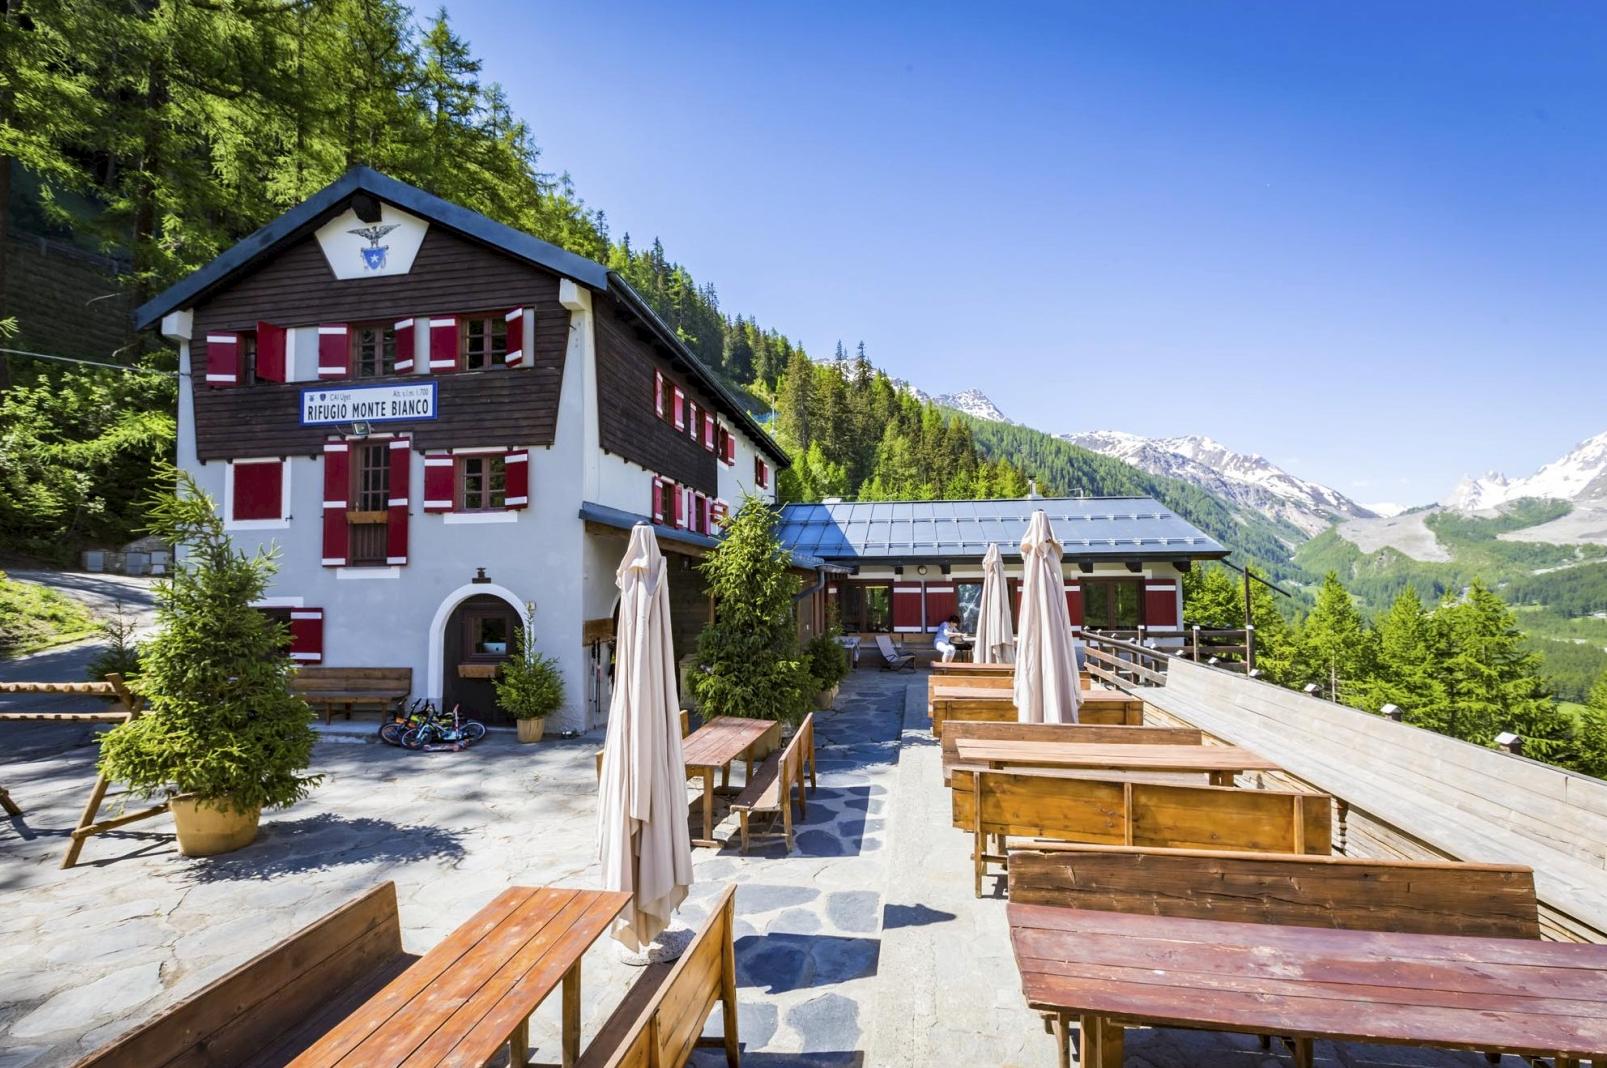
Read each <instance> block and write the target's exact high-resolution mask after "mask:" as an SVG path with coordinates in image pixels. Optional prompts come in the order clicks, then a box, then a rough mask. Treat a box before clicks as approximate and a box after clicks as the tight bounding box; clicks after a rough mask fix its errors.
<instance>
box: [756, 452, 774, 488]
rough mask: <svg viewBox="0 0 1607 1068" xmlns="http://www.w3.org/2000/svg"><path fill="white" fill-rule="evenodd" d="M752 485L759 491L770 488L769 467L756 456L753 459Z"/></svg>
mask: <svg viewBox="0 0 1607 1068" xmlns="http://www.w3.org/2000/svg"><path fill="white" fill-rule="evenodd" d="M753 484H754V485H755V486H758V487H759V488H760V489H769V488H770V465H769V464H767V463H765V462H764V460H762V459H760V458H759V457H757V456H755V457H754V458H753Z"/></svg>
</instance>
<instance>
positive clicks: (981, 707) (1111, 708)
mask: <svg viewBox="0 0 1607 1068" xmlns="http://www.w3.org/2000/svg"><path fill="white" fill-rule="evenodd" d="M979 681H980V680H976V679H966V678H958V677H950V676H937V675H933V676H932V677H931V679H930V680H929V683H928V694H929V696H930V699H931V705H932V732H933V733H934V734H937V735H940V736H941V735H942V733H943V724H944V723H945V722H947V721H949V720H971V721H998V722H1013V721H1014V720H1015V718H1016V708H1015V694H1014V692H1013V691H1012V690H1011V689H1010V688H1009V687H1008V686H999V685H978V682H979ZM993 681H994V682H997V681H998V680H993ZM1077 706H1078V707H1077V714H1078V718H1079V720H1080V721H1081V722H1084V723H1105V724H1128V725H1133V726H1137V725H1139V724H1142V723H1143V722H1144V702H1143V700H1142V699H1141V698H1139V697H1136V696H1134V695H1133V694H1130V693H1125V692H1123V691H1121V690H1116V689H1111V688H1110V687H1107V686H1094V687H1091V688H1089V689H1083V690H1079V691H1078V692H1077Z"/></svg>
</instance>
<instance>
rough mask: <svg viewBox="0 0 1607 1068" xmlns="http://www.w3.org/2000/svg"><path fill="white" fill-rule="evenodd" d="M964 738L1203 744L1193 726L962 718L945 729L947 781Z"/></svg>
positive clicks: (944, 747) (1107, 743)
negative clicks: (1010, 721) (994, 721)
mask: <svg viewBox="0 0 1607 1068" xmlns="http://www.w3.org/2000/svg"><path fill="white" fill-rule="evenodd" d="M962 738H986V739H989V740H993V739H1008V740H1011V741H1045V742H1087V743H1090V744H1093V745H1134V744H1137V745H1200V744H1201V742H1202V739H1203V735H1202V734H1201V732H1200V731H1198V730H1197V729H1195V728H1193V727H1129V726H1126V725H1105V724H1094V723H977V722H967V721H959V722H955V723H951V724H949V728H948V730H946V731H944V732H943V739H942V741H943V782H944V784H945V785H947V784H948V782H949V779H950V776H951V774H952V772H953V770H954V768H955V767H956V766H957V765H958V764H959V763H960V756H959V752H958V750H957V748H956V747H957V745H958V743H959V742H960V740H961V739H962Z"/></svg>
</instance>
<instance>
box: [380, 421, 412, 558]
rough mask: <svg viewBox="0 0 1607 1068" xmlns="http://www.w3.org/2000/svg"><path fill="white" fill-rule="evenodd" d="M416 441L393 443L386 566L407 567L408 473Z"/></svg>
mask: <svg viewBox="0 0 1607 1068" xmlns="http://www.w3.org/2000/svg"><path fill="white" fill-rule="evenodd" d="M412 444H413V442H412V439H410V438H405V437H400V438H392V439H391V440H390V443H389V445H390V455H389V456H388V457H387V459H388V460H389V461H390V465H391V469H390V483H391V495H390V499H389V500H387V501H386V504H387V505H388V507H387V508H386V515H385V562H386V563H387V564H405V563H407V513H408V505H409V504H410V503H411V501H410V499H409V495H408V494H409V488H410V487H409V486H408V484H407V483H408V473H409V468H410V467H411V464H410V461H411V460H412V458H413V450H412Z"/></svg>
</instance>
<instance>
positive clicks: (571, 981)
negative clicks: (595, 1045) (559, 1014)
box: [563, 961, 580, 1068]
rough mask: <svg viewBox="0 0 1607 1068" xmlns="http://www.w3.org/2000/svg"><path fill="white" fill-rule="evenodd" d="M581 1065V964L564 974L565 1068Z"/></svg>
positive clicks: (578, 963)
mask: <svg viewBox="0 0 1607 1068" xmlns="http://www.w3.org/2000/svg"><path fill="white" fill-rule="evenodd" d="M578 1063H580V962H579V961H576V962H575V964H574V967H572V968H570V969H569V970H568V971H567V972H565V973H564V1057H563V1068H575V1065H576V1064H578Z"/></svg>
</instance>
